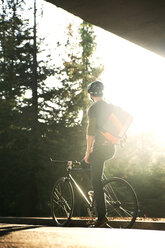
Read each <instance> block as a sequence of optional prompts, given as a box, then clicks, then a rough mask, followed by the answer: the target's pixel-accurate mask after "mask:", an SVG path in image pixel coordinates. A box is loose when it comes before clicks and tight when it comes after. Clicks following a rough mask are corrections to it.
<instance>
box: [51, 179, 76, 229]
mask: <svg viewBox="0 0 165 248" xmlns="http://www.w3.org/2000/svg"><path fill="white" fill-rule="evenodd" d="M73 205H74V193H73V187H72V185H71V183H70V181H69V179H68V178H65V177H61V178H60V179H59V180H58V181H57V182H56V183H55V185H54V187H53V190H52V194H51V211H52V217H53V219H54V220H55V222H56V225H58V226H66V225H68V224H69V221H70V218H71V217H72V214H73Z"/></svg>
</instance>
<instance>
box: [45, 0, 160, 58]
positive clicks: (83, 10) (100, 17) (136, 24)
mask: <svg viewBox="0 0 165 248" xmlns="http://www.w3.org/2000/svg"><path fill="white" fill-rule="evenodd" d="M46 1H47V2H50V3H52V4H54V5H56V6H57V7H60V8H63V9H64V10H66V11H68V12H70V13H72V14H74V15H76V16H78V17H80V18H82V19H83V20H86V21H88V22H90V23H92V24H94V25H96V26H99V27H101V28H103V29H105V30H107V31H109V32H111V33H113V34H116V35H118V36H120V37H122V38H124V39H126V40H128V41H130V42H133V43H135V44H137V45H139V46H142V47H143V48H145V49H148V50H150V51H152V52H154V53H157V54H158V55H161V56H165V0H46Z"/></svg>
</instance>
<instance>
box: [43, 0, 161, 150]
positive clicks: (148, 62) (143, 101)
mask: <svg viewBox="0 0 165 248" xmlns="http://www.w3.org/2000/svg"><path fill="white" fill-rule="evenodd" d="M43 5H44V8H43V9H44V15H43V17H42V20H41V21H40V24H41V26H42V32H45V35H46V38H47V41H49V43H50V46H51V45H52V44H53V43H54V42H56V40H58V39H61V37H62V36H63V35H64V30H65V28H66V26H67V25H68V23H70V22H73V21H74V23H75V24H76V23H77V25H78V24H79V23H80V21H81V20H80V19H79V18H77V17H74V16H73V15H71V14H69V13H68V12H66V11H64V10H62V9H59V8H56V7H55V6H53V5H51V4H49V3H46V2H43ZM50 6H51V7H50ZM45 24H46V26H45ZM44 30H45V31H44ZM94 32H95V34H96V43H97V50H96V57H98V58H100V63H101V64H103V65H104V73H103V74H102V75H101V77H100V80H102V82H103V83H104V84H105V98H106V99H107V100H108V101H109V102H112V103H114V104H116V105H120V106H121V107H123V108H124V109H126V110H127V111H129V112H130V113H131V114H132V115H133V118H134V122H133V125H132V129H133V130H134V132H135V133H139V132H141V133H149V132H151V131H152V132H153V133H154V134H155V136H156V137H157V139H158V140H161V141H162V142H164V145H165V132H164V126H165V117H164V90H165V89H164V87H165V86H164V85H165V73H164V68H165V59H164V58H163V57H160V56H158V55H156V54H154V53H152V52H150V51H148V50H145V49H144V48H142V47H139V46H137V45H135V44H133V43H131V42H129V41H127V40H124V39H122V38H120V37H118V36H116V35H114V34H111V33H110V32H107V31H105V30H103V29H101V28H98V27H94ZM48 33H49V34H48ZM54 40H55V41H54ZM53 41H54V42H53Z"/></svg>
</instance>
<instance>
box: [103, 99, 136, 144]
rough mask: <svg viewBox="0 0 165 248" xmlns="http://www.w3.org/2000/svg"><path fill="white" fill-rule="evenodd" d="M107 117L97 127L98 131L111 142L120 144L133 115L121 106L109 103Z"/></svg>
mask: <svg viewBox="0 0 165 248" xmlns="http://www.w3.org/2000/svg"><path fill="white" fill-rule="evenodd" d="M110 109H111V111H110V113H109V115H108V118H107V119H106V120H105V121H104V123H103V124H102V126H101V127H100V128H99V132H100V133H101V134H102V135H103V136H104V137H105V138H106V139H107V140H108V141H110V142H111V143H113V144H120V142H121V141H122V140H123V139H124V137H125V136H126V131H127V129H128V128H129V126H130V124H131V122H132V120H133V117H132V116H131V115H130V114H129V113H128V112H126V111H125V110H123V109H122V108H120V107H118V106H115V105H112V104H110Z"/></svg>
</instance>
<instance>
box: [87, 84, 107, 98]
mask: <svg viewBox="0 0 165 248" xmlns="http://www.w3.org/2000/svg"><path fill="white" fill-rule="evenodd" d="M103 90H104V85H103V83H101V82H99V81H94V82H92V83H90V84H89V85H88V93H89V94H90V96H91V98H93V97H102V96H103Z"/></svg>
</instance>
